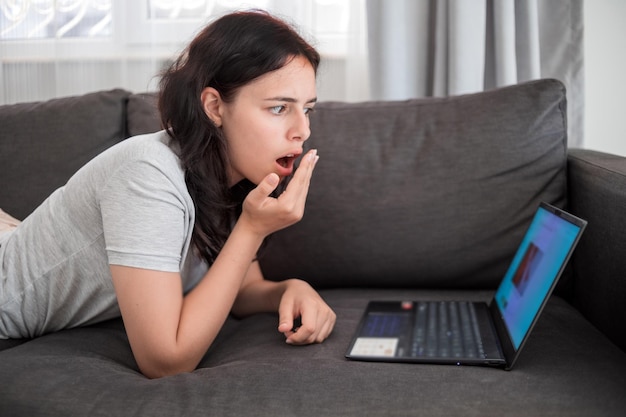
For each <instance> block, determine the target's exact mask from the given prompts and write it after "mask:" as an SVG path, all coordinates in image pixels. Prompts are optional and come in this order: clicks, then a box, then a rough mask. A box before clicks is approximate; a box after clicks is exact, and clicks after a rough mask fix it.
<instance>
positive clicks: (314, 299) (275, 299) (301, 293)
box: [232, 261, 337, 345]
mask: <svg viewBox="0 0 626 417" xmlns="http://www.w3.org/2000/svg"><path fill="white" fill-rule="evenodd" d="M232 312H233V314H235V315H236V316H247V315H250V314H255V313H261V312H278V317H279V319H278V323H279V324H278V331H279V332H281V333H283V334H284V335H285V337H286V342H287V343H289V344H294V345H304V344H310V343H320V342H322V341H324V340H325V339H326V338H327V337H328V336H329V335H330V333H331V332H332V330H333V327H334V326H335V320H336V318H337V316H336V315H335V313H334V312H333V310H332V309H331V308H330V307H329V306H328V305H327V304H326V302H325V301H324V300H323V299H322V297H321V296H320V295H319V294H318V293H317V291H315V290H314V289H313V288H312V287H311V286H310V285H309V284H308V283H306V282H304V281H302V280H299V279H288V280H285V281H279V282H273V281H267V280H265V279H264V278H263V273H262V272H261V268H260V267H259V263H258V262H257V261H255V262H253V263H252V265H251V266H250V269H249V270H248V274H247V275H246V278H245V279H244V282H243V283H242V285H241V288H240V290H239V293H238V295H237V299H236V300H235V303H234V305H233V308H232ZM297 318H300V321H301V325H300V327H298V329H294V321H295V319H297ZM294 330H296V331H294Z"/></svg>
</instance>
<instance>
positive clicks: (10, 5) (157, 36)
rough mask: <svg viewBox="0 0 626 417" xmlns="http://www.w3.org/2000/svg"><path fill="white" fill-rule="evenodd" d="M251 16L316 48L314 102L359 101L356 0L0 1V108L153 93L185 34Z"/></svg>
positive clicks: (363, 44) (363, 95) (362, 89)
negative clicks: (242, 13)
mask: <svg viewBox="0 0 626 417" xmlns="http://www.w3.org/2000/svg"><path fill="white" fill-rule="evenodd" d="M251 8H260V9H265V10H268V11H270V12H272V13H274V14H276V15H278V16H280V17H282V18H284V19H286V20H288V21H290V22H292V23H293V24H294V25H295V26H296V27H297V28H298V29H299V30H300V31H301V32H302V35H303V36H304V37H305V38H306V39H307V40H309V41H310V42H312V43H313V44H314V45H315V46H316V47H317V48H318V50H320V52H321V54H322V58H323V59H322V66H321V68H320V71H319V88H318V98H319V99H320V100H344V101H357V100H365V99H367V98H368V78H367V36H366V26H365V19H366V17H365V16H366V15H365V4H364V0H131V1H127V0H0V60H1V63H0V64H1V65H0V81H1V82H0V105H2V104H12V103H18V102H25V101H38V100H46V99H50V98H54V97H63V96H68V95H78V94H84V93H87V92H91V91H97V90H103V89H112V88H125V89H127V90H130V91H134V92H142V91H155V89H156V86H157V82H158V74H159V73H160V71H161V70H162V69H163V67H164V66H165V65H167V63H168V62H170V60H171V59H173V58H174V57H175V56H176V55H178V53H179V52H180V51H181V49H182V48H183V47H184V46H185V45H186V44H187V43H188V41H189V40H191V38H192V37H193V35H194V33H196V32H197V31H198V30H199V29H200V28H201V27H203V26H204V25H206V24H207V23H208V22H209V21H210V20H211V19H213V18H215V17H216V16H220V15H222V14H224V13H226V12H228V11H232V10H240V9H251Z"/></svg>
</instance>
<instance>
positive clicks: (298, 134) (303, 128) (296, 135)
mask: <svg viewBox="0 0 626 417" xmlns="http://www.w3.org/2000/svg"><path fill="white" fill-rule="evenodd" d="M310 126H311V125H310V121H309V116H308V115H307V114H306V113H304V112H302V113H298V114H297V115H296V116H294V121H293V125H292V127H291V130H290V132H289V139H291V140H301V141H303V142H304V141H306V140H307V139H308V138H309V136H311V127H310Z"/></svg>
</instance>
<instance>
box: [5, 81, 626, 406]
mask: <svg viewBox="0 0 626 417" xmlns="http://www.w3.org/2000/svg"><path fill="white" fill-rule="evenodd" d="M565 110H566V94H565V91H564V88H563V86H562V85H561V84H560V83H559V82H558V81H554V80H540V81H534V82H530V83H526V84H521V85H517V86H512V87H507V88H502V89H497V90H492V91H488V92H484V93H479V94H472V95H465V96H458V97H450V98H437V99H420V100H409V101H402V102H370V103H356V104H354V103H353V104H348V103H330V102H327V103H319V105H318V106H317V109H316V112H315V113H314V114H313V115H312V121H311V123H312V131H313V134H312V136H311V139H310V140H309V141H308V142H307V146H308V147H315V148H317V149H318V150H319V154H320V156H321V159H320V162H319V163H318V165H317V168H316V170H315V173H314V177H313V180H312V185H311V190H310V194H309V198H308V202H307V208H306V213H305V217H304V219H303V220H302V221H301V222H300V223H298V224H297V225H295V226H293V227H291V228H289V229H286V230H284V231H281V232H280V233H277V234H276V235H274V236H273V237H272V238H271V239H270V241H269V244H268V246H267V248H266V250H265V251H263V253H262V254H261V262H262V267H263V270H264V273H265V275H266V276H267V277H268V278H269V279H281V278H287V277H300V278H303V279H306V280H307V281H309V282H310V283H311V284H312V285H313V286H315V287H316V288H317V289H319V291H320V293H321V294H322V296H323V297H324V298H325V300H326V301H327V302H328V303H329V304H330V306H331V307H333V308H334V310H335V312H336V313H337V324H336V327H335V331H334V333H333V335H332V336H331V337H330V338H329V339H328V340H327V341H326V342H324V343H322V344H319V345H310V346H305V347H294V346H289V345H287V344H285V343H284V339H283V336H282V335H281V334H279V333H278V332H277V331H276V327H277V317H276V316H275V315H272V314H262V315H256V316H252V317H249V318H245V319H235V318H230V319H229V320H228V321H227V323H226V325H225V326H224V328H223V330H222V331H221V333H220V335H219V337H218V339H217V340H216V341H215V343H214V344H213V346H212V347H211V348H210V350H209V351H208V352H207V354H206V356H205V358H204V359H203V360H202V362H201V363H200V366H199V368H198V369H197V370H196V371H194V372H192V373H188V374H182V375H177V376H173V377H168V378H162V379H158V380H149V379H146V378H144V377H143V376H142V375H141V374H140V373H139V372H138V369H137V365H136V364H135V361H134V359H133V356H132V354H131V351H130V348H129V344H128V340H127V338H126V335H125V332H124V328H123V324H122V321H121V320H120V319H116V320H112V321H109V322H104V323H100V324H97V325H93V326H90V327H86V328H78V329H71V330H65V331H61V332H58V333H54V334H49V335H45V336H42V337H39V338H36V339H33V340H0V416H3V417H4V416H6V417H8V416H29V417H32V416H168V417H173V416H206V415H218V416H409V415H428V416H452V415H463V416H466V415H470V416H471V415H481V416H486V415H493V416H518V415H519V416H556V415H564V416H613V415H614V416H618V415H619V416H623V415H624V414H625V413H626V302H625V301H626V220H625V219H624V215H625V214H626V158H622V157H618V156H614V155H608V154H603V153H598V152H593V151H589V150H580V149H568V147H567V138H566V130H567V129H566V117H565V114H566V112H565ZM0 126H2V128H1V129H0V178H2V187H0V208H2V209H4V210H5V211H7V212H8V213H11V214H13V215H14V216H16V217H18V218H23V217H25V216H27V215H28V213H30V211H31V210H32V209H33V208H34V207H35V206H36V205H37V204H38V203H39V202H41V201H42V200H43V199H44V198H45V197H46V196H47V195H48V194H49V193H50V192H51V191H52V190H53V189H55V188H56V187H58V186H61V185H62V184H63V183H64V182H65V181H66V180H67V178H68V177H69V176H70V175H71V174H72V173H73V172H74V171H76V170H77V169H78V168H79V167H80V166H81V165H82V164H84V163H85V162H86V161H88V160H89V159H90V158H92V157H93V156H94V155H96V154H97V153H99V152H101V151H102V150H103V149H105V148H107V147H109V146H111V145H113V144H114V143H116V142H118V141H120V140H123V139H124V138H125V137H128V136H130V135H134V134H138V133H144V132H149V131H154V130H157V129H158V128H159V124H158V122H157V118H156V114H155V108H154V95H152V94H131V93H130V92H127V91H123V90H114V91H103V92H97V93H93V94H87V95H84V96H80V97H68V98H62V99H56V100H51V101H47V102H42V103H25V104H18V105H11V106H4V107H0ZM542 200H543V201H547V202H549V203H552V204H554V205H556V206H559V207H564V208H566V209H568V210H569V211H571V212H572V213H574V214H575V215H577V216H579V217H582V218H584V219H586V220H588V222H589V225H588V227H587V230H586V232H585V234H584V235H583V237H582V239H581V241H580V244H579V246H578V248H577V249H576V251H575V253H574V255H573V257H572V259H571V261H570V263H569V266H568V268H567V270H566V271H565V274H564V276H563V277H562V279H561V282H560V283H559V286H558V288H557V289H556V291H555V294H554V295H553V296H552V298H551V300H550V302H549V304H548V306H547V307H546V309H545V311H544V314H543V316H542V317H541V320H540V321H539V323H538V324H537V326H536V328H535V330H534V332H533V334H532V335H531V337H530V339H529V341H528V343H527V344H526V347H525V350H524V351H523V352H522V355H521V357H520V358H519V360H518V362H517V363H516V366H515V368H514V369H513V370H511V371H504V370H501V369H495V368H486V367H470V366H444V365H410V364H390V363H370V362H357V361H349V360H347V359H345V358H344V354H345V352H346V350H347V348H348V344H349V341H350V338H351V336H352V334H353V332H354V331H355V329H356V326H357V322H358V320H359V318H360V316H361V314H362V311H363V309H364V307H365V305H366V302H367V301H368V300H370V299H381V300H389V299H416V300H418V299H424V298H434V299H455V298H460V297H464V298H465V297H467V298H470V299H475V300H488V299H489V298H490V296H491V295H492V293H493V290H494V288H495V286H496V285H497V283H498V282H499V280H500V278H501V276H502V275H503V273H504V271H505V269H506V267H507V266H508V263H509V261H510V259H511V256H512V254H513V251H514V250H515V248H516V247H517V245H518V243H519V241H520V239H521V235H522V233H523V231H524V229H525V228H526V226H527V224H528V222H529V220H530V217H531V215H532V213H533V212H534V210H535V208H536V206H537V205H538V203H539V202H540V201H542ZM0 290H1V287H0ZM0 307H1V306H0Z"/></svg>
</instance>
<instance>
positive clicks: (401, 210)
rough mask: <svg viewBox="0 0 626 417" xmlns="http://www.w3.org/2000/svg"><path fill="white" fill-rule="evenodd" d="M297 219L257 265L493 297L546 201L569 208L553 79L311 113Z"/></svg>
mask: <svg viewBox="0 0 626 417" xmlns="http://www.w3.org/2000/svg"><path fill="white" fill-rule="evenodd" d="M311 125H312V126H311V130H312V132H313V133H312V135H311V138H310V139H309V141H307V147H311V148H317V149H318V153H319V155H320V160H319V162H318V164H317V166H316V169H315V172H314V174H313V179H312V184H311V188H310V192H309V197H308V199H307V205H306V211H305V215H304V218H303V220H302V221H301V222H299V223H298V224H296V225H294V226H291V227H289V228H287V229H285V230H283V231H280V232H278V233H276V234H275V235H274V236H273V237H272V239H271V240H270V241H269V244H268V247H267V249H266V250H265V251H264V253H263V255H262V257H261V265H262V269H263V271H264V273H265V275H266V276H267V277H268V278H270V279H282V278H285V277H299V278H303V279H306V280H307V281H309V282H310V283H311V284H313V285H314V286H316V287H319V288H328V287H372V286H375V287H386V286H388V287H455V288H463V287H467V288H476V287H487V288H492V287H494V286H495V285H497V283H498V282H499V281H500V279H501V277H502V276H503V274H504V272H505V271H506V268H507V267H508V265H509V263H510V261H511V259H512V255H513V253H514V251H515V249H516V248H517V246H518V244H519V243H520V241H521V238H522V235H523V232H524V231H525V229H526V227H527V225H528V224H529V222H530V219H531V217H532V215H533V213H534V211H535V209H536V207H537V206H538V204H539V202H540V201H542V200H544V201H547V202H548V203H552V204H554V205H557V206H560V207H564V206H565V205H566V172H565V169H566V150H567V133H566V131H567V128H566V96H565V89H564V87H563V85H562V84H561V83H560V82H558V81H555V80H540V81H535V82H530V83H527V84H521V85H516V86H512V87H506V88H501V89H497V90H492V91H487V92H482V93H478V94H470V95H464V96H457V97H448V98H430V99H418V100H408V101H401V102H400V101H399V102H369V103H356V104H349V103H319V104H318V105H317V106H316V110H315V113H314V114H313V115H312V116H311Z"/></svg>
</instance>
